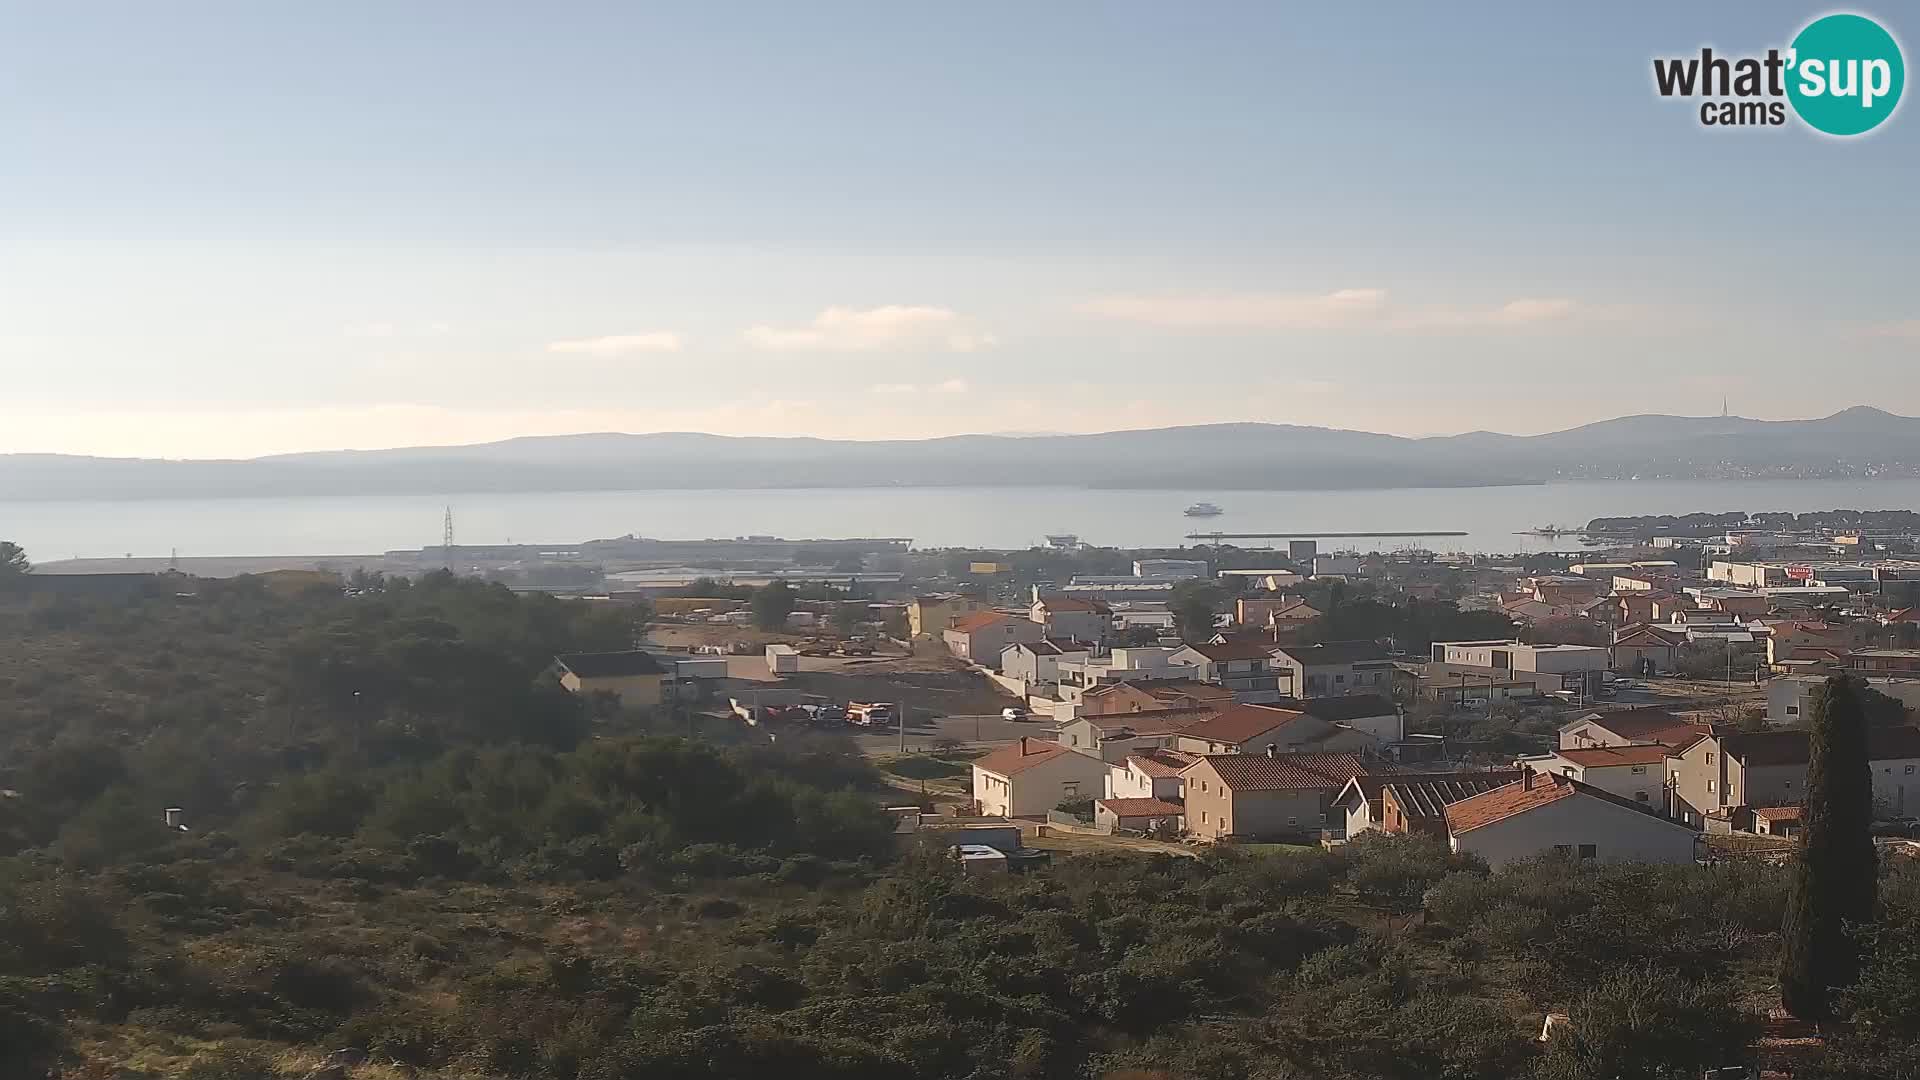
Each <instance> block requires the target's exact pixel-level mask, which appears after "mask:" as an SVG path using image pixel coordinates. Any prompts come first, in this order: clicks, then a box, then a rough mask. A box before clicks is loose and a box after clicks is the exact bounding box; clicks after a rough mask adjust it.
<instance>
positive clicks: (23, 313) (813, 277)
mask: <svg viewBox="0 0 1920 1080" xmlns="http://www.w3.org/2000/svg"><path fill="white" fill-rule="evenodd" d="M1825 10H1827V6H1826V5H1808V4H1798V5H1768V4H1742V5H1738V6H1737V7H1736V6H1735V5H1731V4H1720V5H1705V4H1686V5H1672V4H1657V5H1656V4H1646V5H1639V6H1630V5H1615V4H1608V5H1598V4H1595V5H1585V6H1582V7H1580V8H1577V9H1576V8H1575V7H1574V6H1572V5H1561V4H1542V3H1519V4H1505V5H1494V4H1447V5H1441V4H1426V3H1421V4H1413V3H1405V4H1392V5H1386V4H1382V5H1353V4H1337V5H1333V4H1329V5H1315V6H1307V5H1295V4H1279V3H1258V4H1244V5H1243V4H1225V3H1212V4H1169V3H1106V4H1092V3H1049V4H1031V3H1020V4H1014V3H1007V4H997V3H972V4H945V5H931V4H898V3H874V4H851V3H834V2H830V0H822V2H817V3H805V4H800V3H778V4H765V5H748V4H724V3H711V4H709V3H702V4H697V5H696V4H691V3H688V4H682V5H674V6H667V5H643V4H639V3H567V2H556V3H546V4H531V3H514V4H499V3H476V2H473V0H462V2H458V3H453V2H448V3H427V2H419V0H413V2H408V3H390V2H380V3H356V2H347V0H327V2H325V3H308V4H290V3H271V4H262V3H255V2H247V3H237V2H236V3H211V2H191V0H181V2H176V3H165V4H161V3H150V2H145V0H140V2H126V3H87V2H84V0H65V2H61V3H57V4H49V3H42V2H32V3H25V2H20V3H16V2H12V0H6V2H0V16H4V21H3V22H0V25H4V32H0V375H4V379H5V381H4V383H0V385H3V386H4V388H5V389H4V390H3V391H0V451H3V450H46V451H73V452H95V453H115V454H147V455H168V456H209V455H243V454H255V453H264V452H273V451H279V450H294V449H317V448H330V447H346V446H359V447H367V446H388V445H405V444H416V443H425V442H442V441H477V440H482V439H490V438H497V437H503V436H508V435H514V434H526V433H553V432H565V431H581V430H616V429H617V430H628V431H646V430H662V429H675V430H678V429H701V430H710V431H718V432H723V433H771V434H820V435H833V436H852V437H881V436H887V437H893V436H919V435H937V434H947V433H952V432H960V431H1005V430H1027V431H1031V430H1047V431H1066V430H1077V431H1084V430H1101V429H1110V428H1118V427H1143V426H1154V425H1161V424H1175V423H1192V422H1205V421H1216V420H1272V421H1281V422H1293V423H1310V424H1323V425H1328V426H1336V427H1357V428H1367V429H1372V430H1381V431H1393V432H1402V433H1412V434H1427V433H1439V432H1454V431H1462V430H1468V429H1472V428H1482V427H1483V428H1492V429H1498V430H1503V431H1512V432H1534V431H1542V430H1548V429H1552V428H1558V427H1565V426H1569V425H1572V424H1576V423H1581V422H1585V421H1589V420H1593V419H1598V418H1602V417H1605V416H1610V415H1615V414H1619V413H1632V412H1682V413H1695V414H1699V413H1709V412H1718V411H1719V408H1720V401H1721V397H1722V395H1723V394H1724V395H1725V396H1726V397H1727V398H1728V399H1730V401H1731V404H1732V406H1733V409H1734V411H1735V412H1738V413H1743V414H1745V415H1750V416H1764V417H1787V416H1804V415H1815V414H1821V413H1825V412H1830V411H1832V410H1835V409H1838V408H1841V407H1844V406H1847V405H1851V404H1857V403H1861V402H1868V403H1872V404H1876V405H1879V406H1881V407H1884V408H1888V409H1891V410H1894V411H1904V412H1907V413H1920V365H1916V363H1915V361H1916V359H1920V295H1917V294H1916V281H1920V275H1916V273H1915V267H1914V254H1915V252H1916V251H1920V211H1917V210H1916V198H1915V194H1914V193H1915V191H1916V190H1920V117H1916V116H1915V115H1913V106H1912V105H1911V104H1910V103H1909V104H1906V105H1903V107H1902V110H1901V114H1900V115H1898V116H1896V117H1895V118H1894V119H1893V120H1892V121H1891V122H1890V123H1889V124H1888V125H1887V126H1885V127H1884V128H1883V129H1882V130H1880V131H1879V132H1876V133H1875V134H1873V135H1872V136H1870V137H1867V138H1865V139H1858V140H1853V141H1839V140H1829V139H1824V138H1821V137H1818V136H1815V135H1812V134H1810V133H1808V132H1807V131H1806V130H1804V129H1801V128H1798V127H1790V128H1787V129H1784V130H1783V129H1735V130H1712V129H1703V128H1702V127H1701V126H1700V125H1699V123H1698V120H1697V117H1696V115H1695V110H1694V107H1693V106H1691V105H1688V104H1685V103H1681V102H1676V101H1662V100H1660V99H1658V98H1656V97H1655V95H1654V94H1653V92H1652V89H1651V77H1650V74H1649V72H1650V60H1651V58H1652V57H1653V56H1654V55H1683V54H1686V53H1689V52H1696V51H1697V50H1698V49H1699V47H1700V46H1701V45H1703V44H1712V45H1714V46H1716V48H1720V49H1724V50H1731V51H1738V50H1755V51H1757V50H1763V49H1764V48H1766V47H1767V46H1769V45H1784V44H1785V43H1786V42H1787V40H1789V39H1790V37H1791V35H1792V33H1793V32H1794V30H1796V29H1797V28H1798V27H1799V26H1800V25H1802V24H1803V23H1804V22H1805V21H1806V20H1807V19H1808V18H1809V17H1810V16H1811V15H1813V14H1816V13H1819V12H1822V11H1825ZM1855 10H1861V11H1865V12H1868V13H1872V14H1878V15H1880V16H1882V17H1883V21H1884V22H1885V23H1886V24H1887V25H1888V26H1889V27H1890V28H1891V29H1892V30H1893V31H1894V32H1895V33H1896V34H1897V35H1902V36H1903V40H1905V41H1907V42H1908V43H1909V44H1908V48H1907V52H1908V60H1909V63H1911V62H1912V61H1913V60H1914V56H1913V46H1912V44H1911V42H1913V41H1916V40H1920V29H1916V26H1920V22H1916V20H1917V19H1920V16H1915V15H1911V14H1909V12H1908V10H1907V9H1905V8H1902V7H1898V6H1894V5H1882V6H1881V7H1880V8H1879V9H1875V8H1859V9H1855Z"/></svg>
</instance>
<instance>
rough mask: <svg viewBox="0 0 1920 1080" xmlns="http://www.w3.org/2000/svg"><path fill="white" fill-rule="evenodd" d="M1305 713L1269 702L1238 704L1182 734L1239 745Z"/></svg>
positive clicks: (1283, 725) (1291, 721) (1286, 723)
mask: <svg viewBox="0 0 1920 1080" xmlns="http://www.w3.org/2000/svg"><path fill="white" fill-rule="evenodd" d="M1306 715H1307V714H1306V713H1303V712H1295V711H1293V710H1292V709H1276V708H1273V707H1272V706H1268V705H1235V706H1233V707H1231V708H1228V709H1223V710H1221V712H1220V714H1219V715H1218V716H1215V717H1214V718H1213V719H1211V720H1207V721H1205V722H1203V723H1199V724H1195V725H1193V726H1192V727H1190V728H1187V729H1186V730H1185V731H1183V732H1181V734H1183V735H1190V736H1192V737H1193V738H1196V739H1206V740H1208V741H1210V742H1217V743H1233V744H1235V745H1238V744H1240V743H1243V742H1246V741H1247V740H1248V739H1255V738H1258V737H1260V736H1262V735H1265V734H1266V733H1267V732H1269V731H1273V730H1274V729H1276V728H1282V727H1285V726H1287V725H1288V724H1291V723H1293V722H1294V721H1296V720H1299V719H1301V718H1302V717H1304V716H1306Z"/></svg>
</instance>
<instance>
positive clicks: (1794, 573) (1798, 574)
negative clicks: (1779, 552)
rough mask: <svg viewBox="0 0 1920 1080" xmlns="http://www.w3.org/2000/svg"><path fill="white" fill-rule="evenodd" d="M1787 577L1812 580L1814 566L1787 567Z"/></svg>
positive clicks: (1797, 579)
mask: <svg viewBox="0 0 1920 1080" xmlns="http://www.w3.org/2000/svg"><path fill="white" fill-rule="evenodd" d="M1787 577H1788V578H1789V579H1791V580H1793V581H1812V580H1813V567H1811V566H1789V567H1787Z"/></svg>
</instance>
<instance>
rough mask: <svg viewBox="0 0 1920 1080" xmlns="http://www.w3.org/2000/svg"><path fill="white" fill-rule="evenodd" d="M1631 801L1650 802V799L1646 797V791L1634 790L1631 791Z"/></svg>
mask: <svg viewBox="0 0 1920 1080" xmlns="http://www.w3.org/2000/svg"><path fill="white" fill-rule="evenodd" d="M1633 801H1634V802H1651V801H1652V800H1650V799H1648V798H1647V793H1646V792H1644V791H1636V792H1634V793H1633Z"/></svg>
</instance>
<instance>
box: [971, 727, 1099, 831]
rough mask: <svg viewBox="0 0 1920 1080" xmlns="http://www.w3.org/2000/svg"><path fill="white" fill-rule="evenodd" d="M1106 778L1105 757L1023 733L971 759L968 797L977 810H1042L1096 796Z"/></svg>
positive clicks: (1026, 813)
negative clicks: (1009, 741) (971, 769)
mask: <svg viewBox="0 0 1920 1080" xmlns="http://www.w3.org/2000/svg"><path fill="white" fill-rule="evenodd" d="M1106 783H1107V763H1106V762H1104V761H1101V760H1100V759H1099V758H1097V757H1093V756H1091V755H1089V754H1083V753H1080V752H1079V751H1077V750H1072V749H1069V748H1068V747H1065V746H1061V745H1060V744H1059V743H1054V742H1043V741H1041V740H1039V739H1029V738H1027V737H1026V736H1024V735H1023V736H1021V737H1020V740H1019V741H1018V742H1013V743H1008V744H1007V745H1006V746H1003V747H1001V748H1000V749H998V750H995V751H994V752H992V753H991V754H988V755H986V756H985V757H981V758H976V759H975V760H974V762H973V799H974V802H975V803H977V804H979V807H980V812H981V813H983V814H999V815H1001V816H1002V817H1034V816H1038V815H1043V814H1045V813H1046V812H1047V811H1049V810H1052V809H1053V808H1054V807H1056V806H1058V805H1060V804H1061V803H1062V802H1066V801H1069V800H1073V799H1093V798H1098V797H1099V795H1100V793H1101V791H1103V790H1104V789H1105V787H1106Z"/></svg>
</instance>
